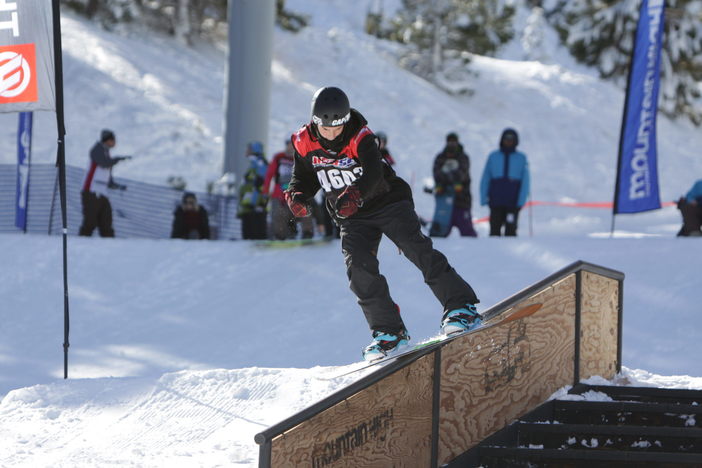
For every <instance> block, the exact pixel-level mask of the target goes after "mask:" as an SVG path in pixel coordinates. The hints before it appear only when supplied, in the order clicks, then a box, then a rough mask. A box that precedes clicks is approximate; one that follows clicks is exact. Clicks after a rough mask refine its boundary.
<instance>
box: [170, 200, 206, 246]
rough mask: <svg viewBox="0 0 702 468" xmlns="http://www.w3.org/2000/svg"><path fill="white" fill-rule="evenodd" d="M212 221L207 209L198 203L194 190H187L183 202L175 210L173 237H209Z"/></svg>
mask: <svg viewBox="0 0 702 468" xmlns="http://www.w3.org/2000/svg"><path fill="white" fill-rule="evenodd" d="M209 238H210V222H209V218H208V216H207V210H206V209H205V208H204V207H203V206H201V205H200V204H198V202H197V197H196V196H195V194H194V193H192V192H185V193H184V194H183V199H182V201H181V204H180V205H179V206H178V208H176V210H175V211H174V212H173V228H172V229H171V239H209Z"/></svg>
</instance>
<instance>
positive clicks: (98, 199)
mask: <svg viewBox="0 0 702 468" xmlns="http://www.w3.org/2000/svg"><path fill="white" fill-rule="evenodd" d="M116 145H117V139H116V137H115V133H114V132H113V131H112V130H108V129H104V130H102V131H101V132H100V141H98V142H96V143H95V145H93V147H92V149H91V150H90V161H89V163H88V171H87V172H86V174H85V179H84V180H83V187H82V190H81V202H82V205H83V223H82V224H81V226H80V230H79V231H78V233H79V235H81V236H88V237H89V236H92V235H93V231H94V230H95V228H97V229H98V232H99V233H100V236H101V237H114V236H115V231H114V229H113V228H112V205H110V200H109V198H108V197H107V195H108V193H109V192H108V190H109V189H111V188H114V187H120V186H118V185H117V184H115V183H114V182H113V180H112V167H113V166H114V165H115V164H117V163H118V162H120V161H123V160H125V159H130V158H131V157H130V156H114V157H113V156H111V155H110V150H111V149H112V148H114V147H115V146H116ZM120 188H124V187H120Z"/></svg>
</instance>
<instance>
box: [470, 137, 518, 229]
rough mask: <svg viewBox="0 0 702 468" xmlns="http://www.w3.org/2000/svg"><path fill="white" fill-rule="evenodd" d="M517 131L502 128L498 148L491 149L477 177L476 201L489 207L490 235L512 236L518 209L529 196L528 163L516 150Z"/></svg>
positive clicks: (516, 222) (516, 223) (516, 221)
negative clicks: (479, 175) (478, 183)
mask: <svg viewBox="0 0 702 468" xmlns="http://www.w3.org/2000/svg"><path fill="white" fill-rule="evenodd" d="M517 145H519V135H518V134H517V131H516V130H514V129H512V128H506V129H505V130H504V131H503V132H502V136H501V137H500V149H498V150H496V151H493V152H492V153H490V155H489V156H488V160H487V162H486V164H485V169H484V170H483V177H482V178H481V180H480V204H481V205H483V206H485V205H488V206H489V207H490V235H491V236H500V235H502V234H503V228H504V235H505V236H516V235H517V225H518V221H519V211H520V210H521V209H522V207H523V206H524V204H525V203H526V201H527V197H528V196H529V189H530V187H529V185H530V177H529V163H528V161H527V157H526V155H525V154H524V153H522V152H521V151H517Z"/></svg>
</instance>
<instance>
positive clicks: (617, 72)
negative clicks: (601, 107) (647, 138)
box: [547, 0, 702, 125]
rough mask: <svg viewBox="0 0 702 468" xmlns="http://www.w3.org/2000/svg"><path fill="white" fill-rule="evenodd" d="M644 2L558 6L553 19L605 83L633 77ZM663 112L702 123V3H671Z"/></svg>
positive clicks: (589, 0)
mask: <svg viewBox="0 0 702 468" xmlns="http://www.w3.org/2000/svg"><path fill="white" fill-rule="evenodd" d="M640 3H641V0H623V1H618V0H575V1H573V0H558V1H557V2H556V5H555V6H554V7H553V8H551V9H550V10H549V11H548V13H547V17H548V18H549V21H550V22H551V24H553V25H554V26H555V27H556V28H557V30H558V31H559V34H560V36H561V39H562V40H563V42H564V43H565V44H566V46H567V47H568V48H569V49H570V51H571V53H572V54H573V55H574V57H575V58H576V59H577V60H579V61H581V62H583V63H585V64H587V65H590V66H593V67H596V68H597V70H598V71H599V73H600V75H601V76H602V77H603V78H612V79H615V80H617V81H619V82H620V83H623V82H624V80H625V79H626V76H627V74H628V71H629V63H630V58H631V52H632V49H633V43H634V35H635V31H636V25H637V22H638V16H639V6H640ZM666 5H667V8H666V17H667V21H666V24H665V32H664V36H663V42H664V45H663V51H662V54H661V88H660V95H659V99H660V101H659V108H660V110H661V111H662V112H664V113H665V114H667V115H669V116H679V115H685V116H688V117H689V118H690V119H692V121H693V122H695V123H696V124H698V125H699V124H701V123H702V99H701V93H702V85H701V84H700V82H701V81H702V0H667V3H666Z"/></svg>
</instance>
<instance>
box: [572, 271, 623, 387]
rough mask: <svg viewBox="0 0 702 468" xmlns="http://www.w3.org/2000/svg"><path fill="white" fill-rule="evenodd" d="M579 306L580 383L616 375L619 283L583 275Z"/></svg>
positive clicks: (593, 275) (588, 274)
mask: <svg viewBox="0 0 702 468" xmlns="http://www.w3.org/2000/svg"><path fill="white" fill-rule="evenodd" d="M581 274H582V292H581V303H580V304H581V305H580V312H581V314H580V379H581V380H584V379H588V378H590V377H592V376H595V375H599V376H602V377H604V378H605V379H611V378H613V377H614V375H615V373H616V372H617V348H618V346H619V343H618V338H617V335H618V323H619V282H618V281H617V280H615V279H611V278H606V277H604V276H600V275H597V274H595V273H590V272H588V271H583V272H582V273H581Z"/></svg>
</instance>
